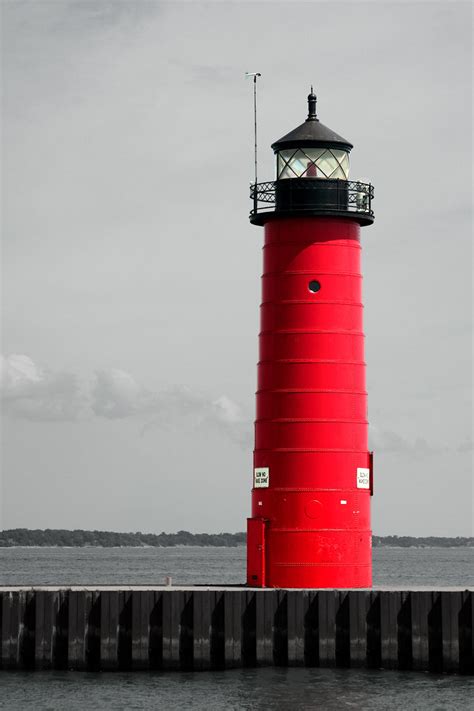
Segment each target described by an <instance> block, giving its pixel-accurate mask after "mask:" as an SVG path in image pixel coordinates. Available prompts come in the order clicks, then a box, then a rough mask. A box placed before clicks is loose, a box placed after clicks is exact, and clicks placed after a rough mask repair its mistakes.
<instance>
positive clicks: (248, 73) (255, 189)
mask: <svg viewBox="0 0 474 711" xmlns="http://www.w3.org/2000/svg"><path fill="white" fill-rule="evenodd" d="M245 76H246V77H253V129H254V138H255V141H254V162H255V185H254V192H253V207H254V210H255V211H256V210H257V77H261V76H262V75H261V74H260V72H245Z"/></svg>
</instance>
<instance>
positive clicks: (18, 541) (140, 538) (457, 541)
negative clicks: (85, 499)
mask: <svg viewBox="0 0 474 711" xmlns="http://www.w3.org/2000/svg"><path fill="white" fill-rule="evenodd" d="M245 541H246V535H245V533H189V531H178V533H158V534H156V533H140V532H138V533H116V532H114V531H83V530H81V529H78V530H75V531H67V530H65V529H61V528H56V529H55V528H46V529H45V530H44V531H43V530H40V529H32V530H30V529H28V528H13V529H10V530H5V531H1V532H0V547H3V548H6V547H11V546H74V547H79V548H81V547H84V546H101V547H103V548H112V547H115V546H127V547H136V548H138V547H143V546H155V547H160V546H166V547H169V546H220V547H233V548H235V547H237V546H244V545H245ZM373 545H374V547H375V548H378V547H381V546H395V547H398V548H410V547H413V546H416V547H443V548H449V547H452V546H456V547H460V546H473V545H474V538H463V537H460V536H458V537H457V538H441V537H437V536H425V537H423V538H417V537H414V536H374V537H373Z"/></svg>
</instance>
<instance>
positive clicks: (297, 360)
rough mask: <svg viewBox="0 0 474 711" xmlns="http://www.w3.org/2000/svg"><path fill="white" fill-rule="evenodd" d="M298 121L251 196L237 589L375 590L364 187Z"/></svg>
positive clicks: (342, 152) (368, 219) (328, 142)
mask: <svg viewBox="0 0 474 711" xmlns="http://www.w3.org/2000/svg"><path fill="white" fill-rule="evenodd" d="M308 107H309V111H308V118H307V119H306V121H305V122H304V123H303V124H301V126H298V127H297V128H295V129H294V130H293V131H291V132H290V133H288V134H287V135H286V136H284V137H283V138H281V139H280V140H278V141H276V143H274V144H273V145H272V148H273V150H274V152H275V154H276V159H277V172H276V180H275V181H274V182H267V183H258V184H257V183H256V184H255V185H253V186H252V188H251V197H252V199H253V210H252V212H251V214H250V221H251V222H252V223H253V224H254V225H263V226H264V232H265V239H264V247H263V276H262V304H261V316H260V325H261V328H260V335H259V339H260V345H259V363H258V386H257V414H256V421H255V451H254V475H253V489H252V517H251V518H250V519H248V538H247V583H248V585H251V586H262V587H285V588H354V587H370V586H371V584H372V555H371V529H370V496H371V493H372V456H371V453H370V452H369V451H368V445H367V430H368V423H367V393H366V382H365V362H364V334H363V323H362V313H363V306H362V288H361V287H362V275H361V268H360V254H361V246H360V228H361V226H364V225H370V224H371V223H372V222H373V220H374V215H373V212H372V207H371V201H372V197H373V187H372V186H371V185H369V184H365V183H361V182H357V181H351V180H349V152H350V150H351V148H352V144H351V143H349V141H347V140H346V139H344V138H342V137H341V136H339V135H338V134H336V133H335V132H334V131H332V130H331V129H329V128H327V127H326V126H324V125H323V124H322V123H320V122H319V119H318V118H317V116H316V96H315V95H314V94H313V91H312V90H311V94H310V95H309V96H308Z"/></svg>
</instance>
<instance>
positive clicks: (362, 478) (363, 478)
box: [357, 467, 370, 489]
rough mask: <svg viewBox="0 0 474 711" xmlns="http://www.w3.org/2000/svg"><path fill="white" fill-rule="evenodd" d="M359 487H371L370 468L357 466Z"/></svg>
mask: <svg viewBox="0 0 474 711" xmlns="http://www.w3.org/2000/svg"><path fill="white" fill-rule="evenodd" d="M357 488H358V489H370V469H365V468H364V467H357Z"/></svg>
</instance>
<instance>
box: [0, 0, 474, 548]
mask: <svg viewBox="0 0 474 711" xmlns="http://www.w3.org/2000/svg"><path fill="white" fill-rule="evenodd" d="M470 14H471V7H470V4H469V3H463V2H438V3H434V2H430V3H428V2H423V3H413V2H410V3H402V2H398V3H362V2H351V3H341V2H331V3H323V2H313V3H301V4H300V3H297V2H291V3H290V2H287V3H281V4H280V3H276V2H273V3H268V2H266V3H243V2H242V3H230V2H217V3H211V4H206V3H200V2H193V3H181V2H175V3H171V4H167V3H158V2H98V1H97V2H91V3H88V2H40V1H37V2H28V3H22V2H18V1H15V2H4V3H3V48H4V49H3V80H2V85H3V95H4V103H3V113H2V129H3V183H2V197H3V224H2V227H3V229H2V232H3V269H2V277H3V279H2V284H3V298H2V316H3V334H2V352H3V354H4V359H3V367H2V373H3V376H2V378H3V397H4V417H3V427H2V439H3V459H2V478H3V496H2V519H1V520H0V525H2V526H3V527H4V528H10V527H19V526H25V527H41V528H45V527H50V528H56V527H65V528H75V527H77V528H99V529H116V530H141V531H162V530H166V531H176V530H179V529H188V530H193V531H221V530H230V531H237V530H243V529H244V528H245V518H246V517H247V516H248V515H249V510H250V487H251V474H252V419H253V414H254V391H255V381H256V362H257V332H258V303H259V299H260V294H259V288H260V279H259V277H260V272H261V245H262V238H263V231H262V230H261V229H260V228H257V227H253V226H251V225H250V224H249V222H248V211H249V209H250V200H249V199H248V183H249V180H250V179H251V177H252V172H253V163H252V161H253V155H252V145H253V138H252V128H253V123H252V93H251V91H252V87H251V83H250V82H249V81H246V80H245V79H244V72H245V71H246V70H249V71H260V72H262V74H263V76H262V79H261V83H260V95H259V105H260V116H259V139H260V178H261V179H265V178H267V179H271V178H273V174H274V166H273V153H272V151H271V149H270V143H271V142H272V141H273V140H275V139H277V138H279V137H280V136H281V135H283V134H284V133H286V132H288V131H289V130H291V129H292V128H294V127H295V126H296V125H298V124H299V123H301V121H303V120H304V118H305V115H306V95H307V93H308V89H309V86H310V84H311V83H314V86H315V89H316V93H317V94H318V114H319V116H320V118H321V120H322V121H323V123H325V124H326V125H328V126H330V127H331V128H333V129H334V130H335V131H337V132H340V133H341V134H342V135H343V136H346V137H347V138H348V139H349V140H351V142H353V143H354V145H355V148H354V150H353V152H352V161H351V175H352V177H358V178H366V179H369V180H371V181H372V182H373V183H374V184H375V190H376V200H375V203H374V208H375V210H376V222H375V224H374V226H372V227H369V228H365V229H364V230H363V250H364V252H363V255H364V256H363V269H364V300H365V330H366V334H367V338H366V359H367V364H368V388H369V419H370V423H371V445H372V446H373V447H374V448H375V487H376V489H375V496H374V499H373V529H374V533H376V534H381V535H383V534H390V533H395V534H400V535H402V534H412V535H469V534H471V532H472V479H471V476H472V456H473V455H472V375H471V356H472V344H471V334H472V312H471V282H472V276H471V274H472V272H471V234H470V225H471V188H472V178H471V128H470V127H471V118H472V116H471V102H470V96H471V75H470V66H471V36H470V25H471V20H470Z"/></svg>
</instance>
